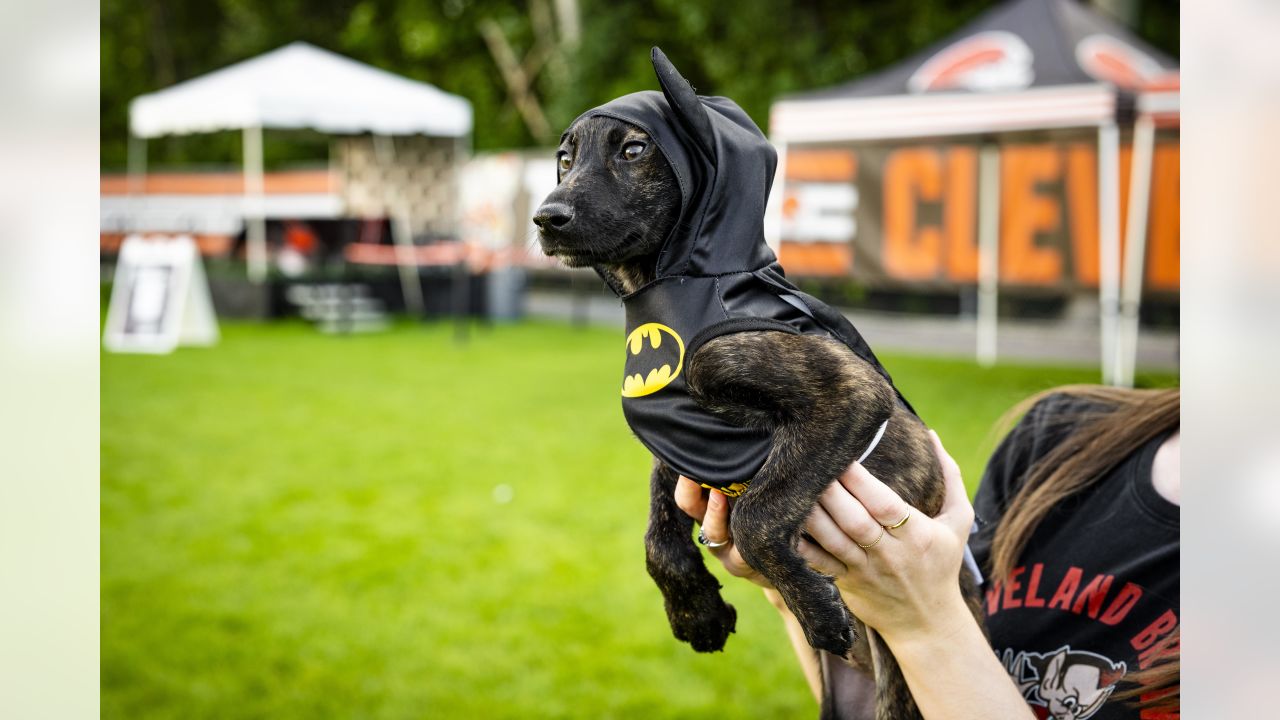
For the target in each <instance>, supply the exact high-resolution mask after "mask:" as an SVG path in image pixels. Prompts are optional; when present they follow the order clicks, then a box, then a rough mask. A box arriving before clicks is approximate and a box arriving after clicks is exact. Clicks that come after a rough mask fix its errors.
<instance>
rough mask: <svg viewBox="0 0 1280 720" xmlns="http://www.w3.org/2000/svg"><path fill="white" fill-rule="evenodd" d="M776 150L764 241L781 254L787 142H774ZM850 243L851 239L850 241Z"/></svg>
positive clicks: (785, 196)
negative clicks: (776, 165)
mask: <svg viewBox="0 0 1280 720" xmlns="http://www.w3.org/2000/svg"><path fill="white" fill-rule="evenodd" d="M774 146H775V147H777V149H778V169H777V172H776V173H774V176H773V191H772V192H770V193H769V199H768V200H767V201H766V203H765V213H764V214H765V219H766V222H765V228H764V239H765V242H767V243H768V245H769V248H770V249H771V250H773V251H774V252H775V253H779V254H780V253H781V252H782V225H783V222H784V220H785V218H784V217H783V215H782V210H783V203H785V202H786V199H787V142H786V141H785V140H783V141H781V142H775V143H774ZM850 242H852V239H850Z"/></svg>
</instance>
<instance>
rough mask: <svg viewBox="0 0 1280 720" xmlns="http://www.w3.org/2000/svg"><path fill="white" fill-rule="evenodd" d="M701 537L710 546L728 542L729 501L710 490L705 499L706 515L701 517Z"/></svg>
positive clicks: (717, 492)
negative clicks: (708, 495)
mask: <svg viewBox="0 0 1280 720" xmlns="http://www.w3.org/2000/svg"><path fill="white" fill-rule="evenodd" d="M702 536H703V537H704V538H706V539H707V542H708V543H710V544H712V545H719V544H721V543H725V542H728V541H729V501H728V500H727V499H725V496H724V495H721V494H720V492H719V491H716V490H712V491H711V496H710V497H708V498H707V514H706V515H703V516H702ZM713 549H714V548H713Z"/></svg>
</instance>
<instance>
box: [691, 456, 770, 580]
mask: <svg viewBox="0 0 1280 720" xmlns="http://www.w3.org/2000/svg"><path fill="white" fill-rule="evenodd" d="M702 490H703V488H702V486H701V485H699V484H698V483H696V482H694V481H692V480H690V479H689V478H687V477H685V476H683V475H681V476H680V480H679V481H678V482H677V483H676V505H679V506H680V509H681V510H683V511H684V512H685V514H686V515H688V516H689V517H691V518H693V519H694V520H695V521H696V522H698V523H700V524H701V525H702V536H703V537H704V538H706V539H707V542H708V543H710V545H708V546H707V549H708V550H709V551H710V552H711V554H712V555H714V556H715V557H716V559H717V560H719V561H720V562H721V563H722V564H723V565H724V568H725V570H727V571H728V572H729V574H730V575H733V576H734V577H740V578H745V579H747V580H750V581H751V582H753V583H755V584H756V585H759V586H760V587H762V588H764V589H765V590H772V589H773V585H771V584H770V583H769V581H768V580H766V579H765V577H764V576H763V575H761V574H760V573H758V572H756V570H755V568H753V567H751V566H750V565H748V564H747V562H746V561H745V560H743V559H742V555H741V554H740V553H739V552H738V549H737V548H735V547H734V546H733V540H732V538H730V537H729V500H728V498H726V497H725V496H724V495H722V494H721V493H720V492H719V491H716V490H710V491H708V493H709V494H707V495H706V496H704V495H703V493H702ZM721 543H724V544H723V545H721ZM711 545H716V546H718V547H711ZM774 595H776V593H775V594H774ZM772 599H773V596H770V600H772Z"/></svg>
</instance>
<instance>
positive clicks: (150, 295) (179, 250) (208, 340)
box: [102, 235, 218, 353]
mask: <svg viewBox="0 0 1280 720" xmlns="http://www.w3.org/2000/svg"><path fill="white" fill-rule="evenodd" d="M102 342H103V344H104V345H106V347H107V349H108V350H111V351H113V352H139V353H168V352H172V351H173V349H174V348H176V347H177V346H178V345H213V344H214V343H216V342H218V320H217V318H216V317H215V316H214V312H213V301H212V300H211V299H210V297H209V283H208V281H207V280H206V279H205V276H204V266H203V265H202V264H201V263H200V253H199V252H198V251H197V250H196V244H195V241H194V240H192V239H191V236H190V235H179V236H177V237H164V238H156V237H149V238H146V239H144V238H142V237H141V236H138V235H130V236H129V237H127V238H125V240H124V243H123V244H122V245H121V246H120V256H119V262H118V263H117V264H116V275H115V283H114V286H113V287H112V288H111V305H110V307H109V308H108V309H107V327H106V332H105V333H104V334H103V338H102Z"/></svg>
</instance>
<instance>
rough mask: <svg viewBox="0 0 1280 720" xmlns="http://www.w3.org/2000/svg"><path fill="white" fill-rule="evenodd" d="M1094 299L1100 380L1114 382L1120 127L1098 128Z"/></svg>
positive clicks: (1109, 125) (1117, 279)
mask: <svg viewBox="0 0 1280 720" xmlns="http://www.w3.org/2000/svg"><path fill="white" fill-rule="evenodd" d="M1098 303H1099V305H1100V309H1101V315H1102V326H1101V331H1102V381H1103V382H1104V383H1106V384H1108V385H1114V384H1116V381H1117V378H1116V370H1115V358H1116V325H1117V319H1118V315H1119V312H1120V130H1119V128H1117V127H1116V124H1115V123H1114V122H1111V123H1107V124H1106V125H1102V126H1100V127H1099V128H1098Z"/></svg>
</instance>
